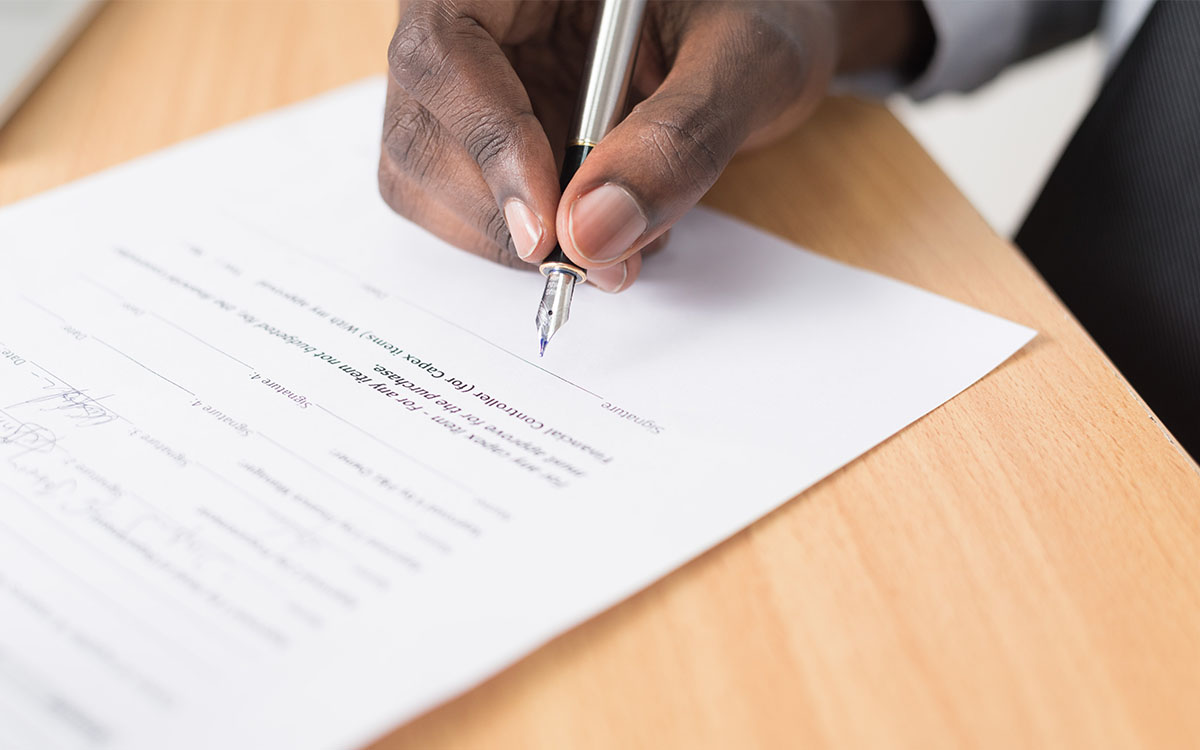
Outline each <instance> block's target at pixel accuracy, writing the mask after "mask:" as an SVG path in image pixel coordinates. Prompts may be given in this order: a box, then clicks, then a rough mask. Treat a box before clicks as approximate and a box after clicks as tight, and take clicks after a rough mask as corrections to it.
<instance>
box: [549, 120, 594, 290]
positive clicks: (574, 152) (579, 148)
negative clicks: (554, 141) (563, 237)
mask: <svg viewBox="0 0 1200 750" xmlns="http://www.w3.org/2000/svg"><path fill="white" fill-rule="evenodd" d="M593 148H595V144H591V143H586V142H583V141H580V142H578V143H573V144H571V145H570V146H567V151H566V153H565V154H564V155H563V165H562V172H560V173H559V178H558V188H559V190H566V189H567V185H568V184H570V182H571V179H572V178H574V177H575V173H576V172H578V171H579V167H580V166H582V164H583V160H584V159H586V158H587V156H588V154H590V153H591V152H592V149H593ZM547 263H554V264H556V265H567V266H571V267H572V268H578V266H576V265H575V264H574V263H573V262H572V261H571V259H570V258H568V257H567V255H566V253H564V252H563V251H562V248H561V247H560V246H559V245H557V244H556V245H555V246H554V250H552V251H551V252H550V254H549V255H547V256H546V259H545V260H544V261H542V265H543V266H544V265H546V264H547ZM579 270H580V272H582V271H583V269H581V268H580V269H579Z"/></svg>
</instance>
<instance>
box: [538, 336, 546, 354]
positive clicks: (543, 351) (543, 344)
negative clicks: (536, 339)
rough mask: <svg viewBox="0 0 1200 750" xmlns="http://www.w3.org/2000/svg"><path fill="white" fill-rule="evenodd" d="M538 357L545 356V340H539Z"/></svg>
mask: <svg viewBox="0 0 1200 750" xmlns="http://www.w3.org/2000/svg"><path fill="white" fill-rule="evenodd" d="M538 356H539V357H544V356H546V339H544V338H543V339H542V340H541V343H540V345H539V346H538Z"/></svg>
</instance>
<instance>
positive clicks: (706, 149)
mask: <svg viewBox="0 0 1200 750" xmlns="http://www.w3.org/2000/svg"><path fill="white" fill-rule="evenodd" d="M672 109H673V110H674V111H673V112H672V113H671V114H670V115H666V116H664V115H662V114H659V113H645V116H646V124H647V127H646V128H644V130H643V132H642V134H641V140H642V142H643V144H644V146H645V147H646V148H647V150H648V151H649V152H650V153H652V154H654V155H656V156H657V157H658V158H657V161H658V163H659V164H660V165H661V168H662V169H663V170H665V172H666V174H665V175H664V177H666V178H667V179H669V180H671V181H674V182H682V183H684V184H686V185H689V186H691V187H693V188H694V189H696V190H700V191H703V190H707V189H708V188H709V187H711V186H712V184H713V183H714V182H716V180H717V177H719V176H720V174H721V170H722V169H723V168H724V166H725V164H726V162H727V161H728V160H729V156H730V155H731V149H730V144H731V142H732V141H733V140H734V139H733V137H732V135H731V134H728V133H724V132H721V130H720V128H719V126H717V125H715V124H714V122H716V121H717V120H719V119H720V118H715V117H712V116H711V114H710V113H708V112H706V108H705V107H703V106H700V107H697V106H695V105H694V103H693V104H682V106H678V107H675V106H673V107H672ZM634 111H635V112H636V111H637V110H634Z"/></svg>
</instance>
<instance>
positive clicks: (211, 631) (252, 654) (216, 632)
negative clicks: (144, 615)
mask: <svg viewBox="0 0 1200 750" xmlns="http://www.w3.org/2000/svg"><path fill="white" fill-rule="evenodd" d="M0 488H2V489H5V490H8V492H9V494H10V495H12V496H13V497H15V498H17V499H18V500H20V501H21V502H23V503H25V504H26V505H27V506H29V507H30V508H33V509H34V510H35V511H36V512H37V513H38V515H41V516H43V517H45V518H46V519H47V520H48V521H49V523H50V525H51V526H53V527H54V529H55V531H57V532H58V533H60V534H62V535H63V536H66V537H68V538H70V539H72V540H73V541H74V544H75V546H76V547H78V548H80V549H86V550H88V551H89V552H90V553H91V554H92V555H94V556H95V557H96V559H99V560H103V561H104V562H106V563H108V564H109V565H111V566H112V567H114V568H116V569H117V570H119V571H122V573H123V574H124V575H126V576H129V577H132V579H134V580H138V581H141V582H142V589H141V590H142V592H143V593H145V594H148V595H150V596H151V597H152V598H154V599H157V600H158V601H160V602H163V603H165V604H169V605H170V606H171V607H173V608H174V609H176V610H177V611H179V612H180V614H181V616H182V618H183V619H184V620H185V621H187V622H197V621H201V622H212V621H213V620H212V618H211V617H207V616H206V614H207V613H205V614H198V611H197V610H195V609H193V608H192V607H191V606H190V605H187V604H181V603H180V602H179V601H177V600H176V599H175V597H173V596H168V595H166V594H164V593H163V592H162V591H160V590H158V589H157V588H155V587H154V585H153V584H151V583H149V582H148V581H147V580H146V576H144V575H142V574H139V573H137V572H135V571H134V570H133V569H132V568H130V567H129V566H127V565H125V563H123V562H118V561H117V560H116V559H114V557H113V556H111V555H107V554H105V553H104V552H101V551H100V550H99V549H97V548H96V545H94V544H92V543H91V542H89V541H88V540H86V539H85V538H84V537H83V536H82V535H80V534H79V533H77V532H75V531H73V530H71V529H68V528H67V527H66V526H64V525H63V524H62V523H61V522H60V521H59V519H57V518H56V517H55V516H54V515H53V514H52V513H51V512H50V511H48V510H46V509H45V508H43V507H42V506H41V505H40V504H38V503H36V502H34V501H33V500H30V499H29V498H27V497H25V496H24V495H22V494H21V493H20V492H17V491H16V490H15V489H13V488H12V487H11V486H9V485H8V484H7V483H4V482H0ZM199 632H201V633H203V634H204V635H206V636H208V637H213V636H215V637H216V638H215V640H221V641H224V642H225V643H226V644H227V645H229V646H234V647H235V648H236V649H238V650H241V651H242V653H243V654H245V655H246V656H247V658H251V659H253V660H254V661H261V659H262V655H261V654H260V653H258V652H256V651H253V650H249V649H250V647H249V646H247V645H246V644H245V643H243V642H242V641H241V640H240V639H238V638H236V637H234V636H232V635H230V634H229V633H228V632H226V631H224V630H223V629H217V628H216V627H209V628H205V629H200V631H199ZM238 632H239V633H240V632H242V631H238Z"/></svg>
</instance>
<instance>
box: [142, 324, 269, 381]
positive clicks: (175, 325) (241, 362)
mask: <svg viewBox="0 0 1200 750" xmlns="http://www.w3.org/2000/svg"><path fill="white" fill-rule="evenodd" d="M146 312H148V313H149V314H151V315H153V316H154V317H156V318H158V319H159V320H161V321H162V322H164V323H166V324H167V325H169V326H171V327H172V328H174V329H175V330H177V331H179V332H180V333H183V334H186V335H188V336H191V337H192V338H194V339H196V340H197V341H199V342H200V343H201V344H204V345H205V346H207V347H208V348H209V349H212V350H213V351H214V352H217V353H218V354H224V355H225V356H226V357H228V358H230V359H232V360H233V361H234V362H237V363H238V364H239V365H241V366H242V367H245V368H246V369H248V370H253V369H254V368H253V367H251V366H250V365H248V364H246V363H245V362H243V361H242V360H240V359H238V358H237V357H235V356H233V355H232V354H230V353H229V352H227V351H225V350H224V349H221V348H220V347H217V346H213V345H212V344H210V343H208V342H207V341H205V340H204V339H202V338H200V337H199V336H197V335H196V334H194V333H192V332H191V331H189V330H188V329H186V328H184V327H183V326H180V325H177V324H176V323H173V322H172V321H170V320H167V319H166V318H164V317H163V316H161V315H159V314H158V313H156V312H154V311H153V310H147V311H146Z"/></svg>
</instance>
